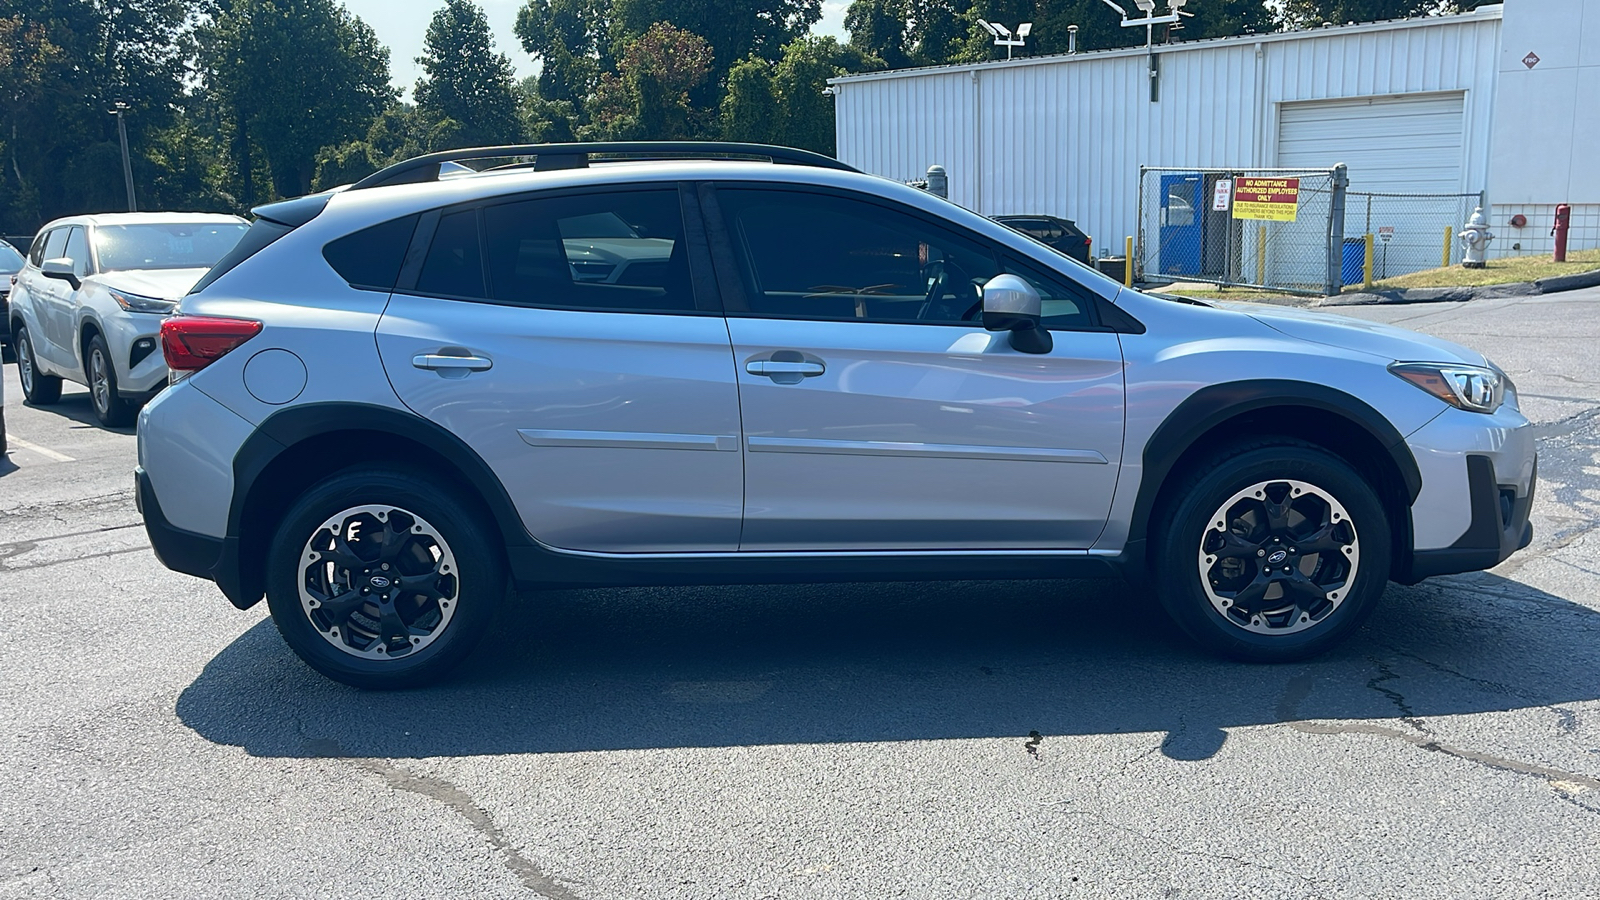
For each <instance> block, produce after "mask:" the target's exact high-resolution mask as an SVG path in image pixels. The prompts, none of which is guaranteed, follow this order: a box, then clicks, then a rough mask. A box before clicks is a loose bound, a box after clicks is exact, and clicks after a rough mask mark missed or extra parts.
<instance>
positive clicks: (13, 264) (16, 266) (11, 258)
mask: <svg viewBox="0 0 1600 900" xmlns="http://www.w3.org/2000/svg"><path fill="white" fill-rule="evenodd" d="M23 262H24V261H23V259H22V254H21V253H18V252H17V249H16V248H15V247H13V246H11V245H10V244H5V243H0V272H3V273H5V274H7V275H10V274H12V273H13V272H20V271H22V265H23Z"/></svg>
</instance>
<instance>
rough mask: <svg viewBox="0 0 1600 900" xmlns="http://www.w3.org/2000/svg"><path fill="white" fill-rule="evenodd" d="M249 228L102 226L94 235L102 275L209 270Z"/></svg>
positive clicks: (186, 224)
mask: <svg viewBox="0 0 1600 900" xmlns="http://www.w3.org/2000/svg"><path fill="white" fill-rule="evenodd" d="M248 227H249V226H247V225H245V224H244V223H243V222H162V223H159V224H151V225H101V226H100V227H98V228H96V229H95V232H94V248H95V252H96V254H97V255H98V256H99V259H100V271H102V272H115V271H118V270H121V269H209V268H211V266H212V265H213V264H215V263H216V261H217V260H219V259H221V258H222V254H224V253H227V252H228V251H229V250H232V249H233V245H234V244H237V243H238V242H239V238H241V237H243V236H244V233H245V230H246V229H247V228H248Z"/></svg>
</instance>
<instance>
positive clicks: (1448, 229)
mask: <svg viewBox="0 0 1600 900" xmlns="http://www.w3.org/2000/svg"><path fill="white" fill-rule="evenodd" d="M1455 236H1456V230H1455V228H1453V227H1452V226H1449V225H1446V226H1445V227H1444V256H1443V257H1442V259H1443V262H1441V263H1439V268H1441V269H1448V268H1450V239H1451V238H1453V237H1455Z"/></svg>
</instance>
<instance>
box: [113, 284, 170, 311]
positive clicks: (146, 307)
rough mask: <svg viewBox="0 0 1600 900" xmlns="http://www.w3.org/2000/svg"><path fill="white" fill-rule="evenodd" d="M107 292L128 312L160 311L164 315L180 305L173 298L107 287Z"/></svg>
mask: <svg viewBox="0 0 1600 900" xmlns="http://www.w3.org/2000/svg"><path fill="white" fill-rule="evenodd" d="M106 293H108V294H110V295H111V299H113V300H115V301H117V305H118V306H120V307H122V308H123V309H125V310H127V311H128V312H139V313H160V314H162V315H166V314H167V313H169V312H172V311H173V309H175V308H177V306H178V304H177V303H174V302H173V301H171V300H162V299H161V298H160V297H145V296H141V295H139V294H130V293H128V292H127V291H116V290H111V289H110V288H107V289H106Z"/></svg>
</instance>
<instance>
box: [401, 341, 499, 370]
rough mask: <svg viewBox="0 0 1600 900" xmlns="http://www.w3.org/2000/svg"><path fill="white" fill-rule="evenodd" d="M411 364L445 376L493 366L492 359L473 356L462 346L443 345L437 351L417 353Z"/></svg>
mask: <svg viewBox="0 0 1600 900" xmlns="http://www.w3.org/2000/svg"><path fill="white" fill-rule="evenodd" d="M411 364H412V365H413V366H416V367H417V368H419V369H429V370H431V371H434V372H438V373H439V374H440V375H444V376H446V377H449V376H456V377H460V376H462V375H465V374H467V373H468V372H483V371H486V370H488V369H491V368H494V360H491V359H489V358H487V357H483V356H473V355H472V352H471V351H469V350H467V349H466V348H464V347H443V348H441V349H440V350H439V352H438V353H418V354H417V355H416V356H413V357H411Z"/></svg>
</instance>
